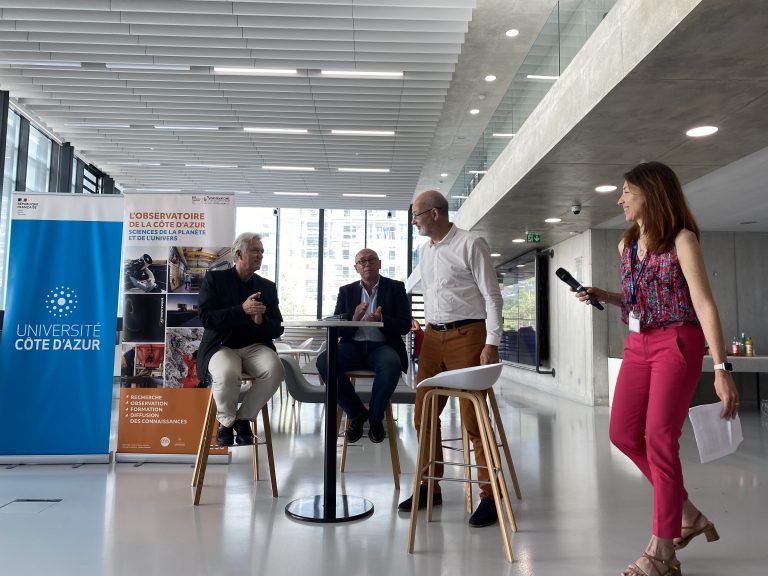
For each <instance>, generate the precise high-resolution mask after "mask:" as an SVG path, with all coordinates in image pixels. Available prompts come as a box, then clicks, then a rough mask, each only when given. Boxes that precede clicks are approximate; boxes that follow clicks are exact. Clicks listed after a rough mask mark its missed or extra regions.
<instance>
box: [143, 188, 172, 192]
mask: <svg viewBox="0 0 768 576" xmlns="http://www.w3.org/2000/svg"><path fill="white" fill-rule="evenodd" d="M136 192H181V188H136Z"/></svg>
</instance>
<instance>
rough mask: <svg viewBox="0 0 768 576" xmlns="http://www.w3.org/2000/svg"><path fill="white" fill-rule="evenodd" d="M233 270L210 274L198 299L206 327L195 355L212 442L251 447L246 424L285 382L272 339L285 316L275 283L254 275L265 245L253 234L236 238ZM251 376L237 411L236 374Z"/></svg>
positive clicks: (237, 383) (280, 329) (250, 438)
mask: <svg viewBox="0 0 768 576" xmlns="http://www.w3.org/2000/svg"><path fill="white" fill-rule="evenodd" d="M232 252H233V255H234V262H235V266H234V268H229V269H226V270H210V271H208V273H206V275H205V277H204V278H203V284H202V286H201V287H200V292H199V294H198V297H197V305H198V309H199V314H200V319H201V320H202V322H203V326H204V327H205V332H203V339H202V341H201V342H200V348H199V349H198V353H197V374H198V377H199V378H200V382H201V383H205V382H206V379H207V377H208V374H210V376H211V378H210V379H211V382H212V387H213V397H214V399H215V400H216V408H217V414H216V418H217V419H218V421H219V431H218V433H217V434H216V443H217V445H219V446H232V445H233V444H234V441H235V434H236V435H237V443H238V444H239V445H243V444H253V433H252V432H251V426H250V421H253V420H256V417H257V416H258V414H259V412H260V411H261V409H262V407H263V406H264V404H266V403H267V401H268V400H269V399H270V398H271V397H272V395H273V394H274V393H275V391H276V390H277V389H278V388H279V387H280V384H281V382H282V381H283V377H284V372H283V364H282V363H281V362H280V358H279V357H278V356H277V352H276V351H275V345H274V344H273V343H272V339H273V338H277V337H279V336H280V335H281V334H282V333H283V326H282V322H283V316H282V314H280V307H279V306H278V299H277V288H276V287H275V284H274V282H270V281H269V280H267V279H265V278H262V277H261V276H259V275H258V274H255V272H256V270H258V269H259V268H261V261H262V259H263V257H264V246H263V245H262V243H261V238H260V237H259V236H258V235H257V234H253V233H252V232H246V233H243V234H240V236H238V237H237V239H236V240H235V243H234V244H233V245H232ZM243 372H247V373H248V374H250V375H251V376H253V377H254V378H255V381H254V383H253V385H252V386H251V388H250V390H249V391H248V393H247V394H246V395H245V398H244V399H243V402H242V404H240V408H239V409H238V407H237V401H238V397H239V395H240V376H241V375H242V373H243Z"/></svg>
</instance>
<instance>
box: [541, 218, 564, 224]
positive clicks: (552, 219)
mask: <svg viewBox="0 0 768 576" xmlns="http://www.w3.org/2000/svg"><path fill="white" fill-rule="evenodd" d="M562 221H563V219H562V218H547V219H546V220H544V222H546V223H547V224H557V223H558V222H562Z"/></svg>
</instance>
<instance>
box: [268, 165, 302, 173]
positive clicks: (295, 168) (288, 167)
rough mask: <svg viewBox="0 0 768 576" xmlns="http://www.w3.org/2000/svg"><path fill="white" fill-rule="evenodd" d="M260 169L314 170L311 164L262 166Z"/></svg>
mask: <svg viewBox="0 0 768 576" xmlns="http://www.w3.org/2000/svg"><path fill="white" fill-rule="evenodd" d="M261 169H262V170H285V171H295V172H314V171H315V168H314V167H313V166H262V167H261Z"/></svg>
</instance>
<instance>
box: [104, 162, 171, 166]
mask: <svg viewBox="0 0 768 576" xmlns="http://www.w3.org/2000/svg"><path fill="white" fill-rule="evenodd" d="M115 165H117V166H160V162H115Z"/></svg>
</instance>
